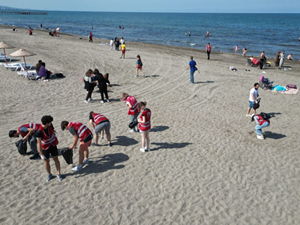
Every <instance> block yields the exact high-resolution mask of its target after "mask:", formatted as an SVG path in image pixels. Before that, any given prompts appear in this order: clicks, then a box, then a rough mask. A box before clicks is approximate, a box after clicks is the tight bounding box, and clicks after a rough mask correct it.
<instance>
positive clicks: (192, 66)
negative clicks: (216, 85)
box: [186, 56, 197, 84]
mask: <svg viewBox="0 0 300 225" xmlns="http://www.w3.org/2000/svg"><path fill="white" fill-rule="evenodd" d="M190 59H191V60H190V62H189V65H188V67H187V68H186V69H190V82H191V84H194V73H195V71H196V70H197V69H196V65H197V63H196V61H194V57H193V56H191V57H190Z"/></svg>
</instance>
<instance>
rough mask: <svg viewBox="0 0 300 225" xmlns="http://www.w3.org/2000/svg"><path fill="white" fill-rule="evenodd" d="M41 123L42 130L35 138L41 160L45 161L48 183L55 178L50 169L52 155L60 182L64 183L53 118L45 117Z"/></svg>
mask: <svg viewBox="0 0 300 225" xmlns="http://www.w3.org/2000/svg"><path fill="white" fill-rule="evenodd" d="M41 121H42V129H40V130H38V131H37V132H36V135H35V136H36V138H37V146H38V151H39V153H40V156H41V158H42V159H43V160H44V164H45V168H46V171H47V173H48V176H47V178H46V181H47V182H49V181H50V180H51V179H52V178H53V175H52V173H51V167H50V159H49V158H50V154H51V156H52V158H53V161H54V162H55V167H56V171H57V179H58V181H62V179H63V176H62V175H61V173H60V162H59V160H58V150H57V145H58V140H57V137H56V135H55V130H54V127H53V125H52V122H53V118H52V116H43V117H42V119H41Z"/></svg>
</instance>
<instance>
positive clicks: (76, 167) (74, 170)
mask: <svg viewBox="0 0 300 225" xmlns="http://www.w3.org/2000/svg"><path fill="white" fill-rule="evenodd" d="M81 169H82V165H80V164H78V165H77V166H75V167H73V168H72V169H71V172H76V171H79V170H81Z"/></svg>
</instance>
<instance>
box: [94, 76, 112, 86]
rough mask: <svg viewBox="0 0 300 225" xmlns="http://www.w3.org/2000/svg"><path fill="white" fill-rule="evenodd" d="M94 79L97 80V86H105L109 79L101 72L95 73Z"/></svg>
mask: <svg viewBox="0 0 300 225" xmlns="http://www.w3.org/2000/svg"><path fill="white" fill-rule="evenodd" d="M95 80H97V81H98V87H99V88H105V87H106V83H109V81H108V80H107V79H105V78H104V77H103V75H102V74H101V73H99V74H96V76H95Z"/></svg>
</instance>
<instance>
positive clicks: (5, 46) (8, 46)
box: [0, 42, 14, 65]
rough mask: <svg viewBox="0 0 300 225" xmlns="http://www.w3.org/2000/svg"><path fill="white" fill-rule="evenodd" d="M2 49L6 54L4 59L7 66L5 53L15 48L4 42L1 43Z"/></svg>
mask: <svg viewBox="0 0 300 225" xmlns="http://www.w3.org/2000/svg"><path fill="white" fill-rule="evenodd" d="M0 48H2V49H3V52H4V58H5V63H6V65H7V60H6V53H5V49H6V48H7V49H10V48H14V47H13V46H11V45H9V44H6V43H4V42H0Z"/></svg>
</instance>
